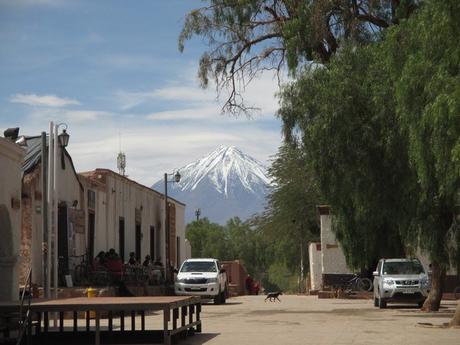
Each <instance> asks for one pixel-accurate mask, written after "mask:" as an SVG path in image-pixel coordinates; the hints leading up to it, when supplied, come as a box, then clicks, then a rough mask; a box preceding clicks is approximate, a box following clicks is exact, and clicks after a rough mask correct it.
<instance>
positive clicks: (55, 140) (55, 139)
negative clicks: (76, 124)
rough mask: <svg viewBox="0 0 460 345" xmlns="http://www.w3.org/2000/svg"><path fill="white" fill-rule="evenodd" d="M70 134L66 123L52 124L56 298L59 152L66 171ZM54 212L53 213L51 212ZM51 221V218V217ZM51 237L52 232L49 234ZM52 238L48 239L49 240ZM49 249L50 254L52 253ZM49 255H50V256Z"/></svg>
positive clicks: (51, 169)
mask: <svg viewBox="0 0 460 345" xmlns="http://www.w3.org/2000/svg"><path fill="white" fill-rule="evenodd" d="M61 126H63V127H65V128H64V129H63V130H62V133H61V134H59V135H58V131H59V127H61ZM69 138H70V136H69V134H68V133H67V124H65V123H59V124H57V125H54V128H53V123H52V122H51V123H50V139H49V151H50V158H51V157H52V160H51V159H50V163H51V164H50V168H49V184H48V188H49V192H50V193H49V195H52V197H51V198H50V199H49V202H50V207H48V210H49V212H50V213H51V215H52V218H53V219H52V222H51V223H52V226H51V228H53V227H54V233H53V235H54V236H53V241H54V242H53V252H54V260H53V278H54V279H53V286H54V298H57V297H58V272H59V270H58V265H59V261H58V260H59V253H58V250H59V249H58V238H59V234H58V201H59V200H58V177H59V175H58V163H57V160H58V150H59V147H58V145H59V146H60V148H61V163H62V169H65V165H64V151H63V150H64V148H65V147H67V145H68V144H69ZM51 210H52V211H51ZM50 219H51V217H50ZM49 234H50V235H51V232H50V233H49ZM49 238H50V236H49V237H48V240H49ZM50 249H51V248H49V250H48V251H49V252H51V250H50ZM48 255H49V254H48Z"/></svg>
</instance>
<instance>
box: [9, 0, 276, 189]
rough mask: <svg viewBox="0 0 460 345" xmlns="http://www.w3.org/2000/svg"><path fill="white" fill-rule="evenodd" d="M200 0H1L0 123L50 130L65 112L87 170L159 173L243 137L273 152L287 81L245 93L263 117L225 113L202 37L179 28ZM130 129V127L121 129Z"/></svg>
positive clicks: (262, 151)
mask: <svg viewBox="0 0 460 345" xmlns="http://www.w3.org/2000/svg"><path fill="white" fill-rule="evenodd" d="M201 4H202V3H201V2H200V1H196V0H182V1H179V0H145V1H141V0H136V1H121V0H111V1H109V0H106V1H102V0H101V1H96V0H89V1H85V0H80V1H76V0H0V47H1V48H0V49H1V52H0V80H1V83H0V129H2V131H3V129H5V128H7V127H21V133H20V134H24V135H38V134H39V133H40V132H41V131H44V130H47V129H48V122H49V121H50V120H53V121H57V122H65V123H66V124H67V125H68V132H69V134H70V135H71V139H70V140H71V141H70V144H69V147H68V150H69V152H70V153H71V155H72V157H73V160H74V163H75V166H76V168H77V170H78V171H87V170H93V169H95V168H109V169H113V170H116V155H117V153H118V151H119V148H120V142H121V148H122V150H123V151H124V152H125V153H126V155H127V174H128V175H129V176H130V177H131V178H133V179H135V180H137V181H139V182H141V183H143V184H146V185H152V184H153V183H154V182H155V181H156V180H158V179H159V178H161V176H162V174H163V173H164V172H172V171H173V170H174V169H176V168H179V167H181V166H183V165H185V164H187V163H190V162H191V161H194V160H196V159H198V158H200V157H202V156H203V155H205V154H207V153H209V152H210V151H212V150H214V149H215V148H216V147H218V146H219V145H235V146H237V147H239V148H240V149H242V150H243V151H244V152H246V153H248V154H250V155H252V156H254V157H255V158H257V159H259V160H260V161H262V162H263V163H265V164H268V163H269V158H270V156H271V155H273V154H275V153H276V151H277V148H278V146H279V145H280V142H281V134H280V122H279V120H278V119H276V118H275V116H274V113H275V111H276V107H277V101H276V98H275V97H274V92H276V90H277V83H276V81H275V80H274V79H273V77H272V76H271V75H263V76H261V78H260V79H259V80H256V81H255V82H254V83H253V85H251V86H250V87H249V88H248V89H247V91H246V94H245V97H246V100H247V101H248V103H250V104H252V105H255V106H258V107H260V108H261V111H260V112H258V113H256V114H254V115H253V117H252V118H251V119H248V118H246V117H240V118H234V117H231V116H228V115H221V114H220V107H221V104H220V101H219V100H218V99H217V96H216V93H215V90H214V88H212V87H211V88H210V89H209V90H202V89H201V88H200V87H199V83H198V80H197V78H196V75H197V61H198V58H199V56H200V54H201V53H202V52H203V51H204V50H205V49H206V47H205V46H204V45H203V44H202V42H201V41H200V40H199V39H194V40H193V41H191V42H188V44H187V45H186V48H185V52H184V53H180V52H179V51H178V49H177V37H178V35H179V32H180V29H181V27H182V24H183V20H184V17H185V15H186V13H187V12H188V11H190V10H191V9H193V8H197V7H199V6H200V5H201ZM120 138H121V139H120Z"/></svg>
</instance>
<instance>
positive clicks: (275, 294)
mask: <svg viewBox="0 0 460 345" xmlns="http://www.w3.org/2000/svg"><path fill="white" fill-rule="evenodd" d="M282 294H283V293H282V292H281V291H277V292H269V293H268V294H267V297H265V302H267V299H268V300H269V301H270V302H276V301H275V299H277V300H278V301H280V302H281V300H280V299H279V298H278V296H279V295H282Z"/></svg>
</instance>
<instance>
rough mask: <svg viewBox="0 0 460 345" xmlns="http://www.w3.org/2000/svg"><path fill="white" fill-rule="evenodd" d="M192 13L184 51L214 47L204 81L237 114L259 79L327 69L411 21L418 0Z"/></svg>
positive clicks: (217, 2)
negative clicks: (354, 47) (190, 44)
mask: <svg viewBox="0 0 460 345" xmlns="http://www.w3.org/2000/svg"><path fill="white" fill-rule="evenodd" d="M204 2H205V3H206V5H205V6H203V7H201V8H198V9H195V10H193V11H191V12H190V13H189V14H188V15H187V17H186V20H185V24H184V26H183V29H182V33H181V35H180V37H179V49H180V50H181V51H182V50H183V49H184V45H185V42H186V41H187V40H189V39H191V38H192V37H193V36H199V37H201V38H202V39H203V40H204V41H205V42H206V44H207V46H208V47H209V49H208V50H207V51H206V52H204V53H203V55H202V56H201V59H200V67H199V77H200V80H201V84H202V85H203V86H207V85H208V83H209V79H211V80H213V81H214V82H215V85H216V87H217V89H218V90H219V91H220V90H228V91H229V93H228V94H226V97H225V99H226V101H225V103H224V107H223V110H224V111H229V112H234V113H238V112H240V111H243V112H247V111H248V110H249V111H250V110H251V107H250V106H248V105H247V104H244V102H243V98H242V94H241V92H242V90H244V88H245V86H246V85H247V83H249V82H250V81H251V80H252V79H253V78H254V77H256V76H257V74H258V73H259V72H261V71H263V70H267V69H271V70H275V71H277V72H280V71H281V70H282V69H283V68H285V66H286V65H287V67H288V70H289V71H290V72H291V73H294V72H295V71H296V69H297V68H298V66H302V65H304V64H305V62H308V63H309V62H311V61H315V62H319V63H321V64H327V63H328V62H329V61H330V60H331V57H332V56H333V55H334V54H336V52H337V51H338V50H339V48H340V47H341V46H342V44H343V42H345V41H350V40H352V41H354V42H356V43H368V42H373V41H374V40H376V39H377V38H378V37H380V35H381V32H382V30H383V29H385V28H388V27H389V26H391V25H393V24H396V23H398V22H399V21H400V19H401V18H405V17H408V16H409V15H410V14H411V13H412V12H413V11H414V10H415V8H416V7H417V3H418V2H419V1H417V0H377V1H376V0H316V1H306V0H205V1H204Z"/></svg>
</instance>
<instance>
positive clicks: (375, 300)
mask: <svg viewBox="0 0 460 345" xmlns="http://www.w3.org/2000/svg"><path fill="white" fill-rule="evenodd" d="M378 306H379V300H378V299H377V297H374V307H378Z"/></svg>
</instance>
